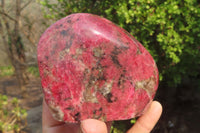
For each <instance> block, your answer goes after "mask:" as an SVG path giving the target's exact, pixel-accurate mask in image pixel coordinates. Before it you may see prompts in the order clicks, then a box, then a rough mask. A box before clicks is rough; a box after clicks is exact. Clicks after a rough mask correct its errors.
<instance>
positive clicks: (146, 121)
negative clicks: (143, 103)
mask: <svg viewBox="0 0 200 133" xmlns="http://www.w3.org/2000/svg"><path fill="white" fill-rule="evenodd" d="M161 113H162V106H161V104H160V103H159V102H157V101H153V102H152V103H151V104H150V106H149V109H148V110H147V111H146V112H145V113H144V114H143V115H142V116H141V117H140V118H139V119H138V120H137V122H136V123H135V124H134V126H133V127H131V128H130V129H129V130H128V131H127V133H149V132H151V130H152V129H153V127H154V126H155V124H156V123H157V121H158V120H159V118H160V116H161ZM111 124H112V123H111V122H107V123H104V122H102V121H99V120H95V119H87V120H83V121H81V123H80V124H71V123H64V122H59V121H56V120H54V119H53V117H52V115H51V113H50V111H49V109H48V106H47V104H46V103H45V102H43V113H42V125H43V133H108V131H109V130H110V127H111Z"/></svg>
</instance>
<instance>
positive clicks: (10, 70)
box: [0, 66, 40, 77]
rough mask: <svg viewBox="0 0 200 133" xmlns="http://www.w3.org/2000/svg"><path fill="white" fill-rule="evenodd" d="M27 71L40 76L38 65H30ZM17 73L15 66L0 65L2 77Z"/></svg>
mask: <svg viewBox="0 0 200 133" xmlns="http://www.w3.org/2000/svg"><path fill="white" fill-rule="evenodd" d="M27 72H28V73H29V74H31V75H33V76H35V77H39V76H40V74H39V70H38V67H33V66H31V67H28V68H27ZM14 73H15V69H14V67H13V66H0V77H7V76H12V75H14Z"/></svg>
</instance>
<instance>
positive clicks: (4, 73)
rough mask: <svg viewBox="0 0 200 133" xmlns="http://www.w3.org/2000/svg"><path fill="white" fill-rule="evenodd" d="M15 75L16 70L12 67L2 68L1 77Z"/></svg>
mask: <svg viewBox="0 0 200 133" xmlns="http://www.w3.org/2000/svg"><path fill="white" fill-rule="evenodd" d="M13 74H14V68H13V67H12V66H0V77H4V76H11V75H13Z"/></svg>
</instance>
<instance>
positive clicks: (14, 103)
mask: <svg viewBox="0 0 200 133" xmlns="http://www.w3.org/2000/svg"><path fill="white" fill-rule="evenodd" d="M76 12H87V13H93V14H96V15H100V16H102V17H105V18H107V19H109V20H111V21H112V22H114V23H116V24H117V25H119V26H120V27H122V28H124V29H126V30H127V31H128V32H130V33H131V34H132V35H133V36H134V37H135V38H136V39H137V40H138V41H140V42H141V43H142V44H143V45H144V47H145V48H146V49H147V50H148V51H149V52H150V53H151V55H152V56H153V57H154V59H155V61H156V63H157V66H158V69H159V72H160V75H159V76H160V77H159V78H160V84H159V88H158V92H157V94H156V97H155V99H156V100H158V101H160V102H161V104H162V105H163V114H162V117H161V119H160V120H159V122H158V124H157V125H156V127H155V128H154V130H153V131H152V133H199V131H200V126H199V124H200V1H199V0H176V1H173V0H0V133H41V132H42V131H41V112H42V106H41V105H42V99H43V95H42V89H41V83H40V78H39V72H38V67H37V50H36V49H37V43H38V41H39V38H40V36H41V34H42V33H43V32H44V31H45V29H46V28H47V27H48V26H50V25H51V24H53V23H54V22H56V21H57V20H59V19H60V18H62V17H65V16H67V15H69V14H71V13H76ZM133 123H134V120H126V121H116V122H114V123H113V127H112V131H111V132H112V133H124V132H125V131H127V129H129V128H130V126H131V125H132V124H133Z"/></svg>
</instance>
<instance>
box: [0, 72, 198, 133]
mask: <svg viewBox="0 0 200 133" xmlns="http://www.w3.org/2000/svg"><path fill="white" fill-rule="evenodd" d="M26 89H27V93H28V97H27V98H23V97H21V95H20V89H19V87H18V84H17V80H16V78H15V77H13V76H12V77H3V78H2V77H1V78H0V93H1V94H6V95H7V96H8V97H17V98H19V99H20V106H21V107H22V108H24V109H27V112H28V116H27V122H28V126H27V128H25V129H23V133H42V119H41V118H42V117H41V115H42V100H43V94H42V89H41V83H40V79H39V78H36V77H31V78H30V81H29V83H28V84H27V85H26ZM169 89H170V91H169ZM177 92H178V93H177ZM155 99H156V100H158V101H160V102H161V104H162V105H163V114H162V117H161V119H160V120H159V122H158V123H157V125H156V127H155V128H154V130H153V131H152V133H199V131H200V126H199V124H200V92H199V91H197V90H195V88H190V87H183V86H181V87H179V88H177V89H174V88H165V89H164V87H160V88H159V90H158V93H157V96H156V98H155Z"/></svg>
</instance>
